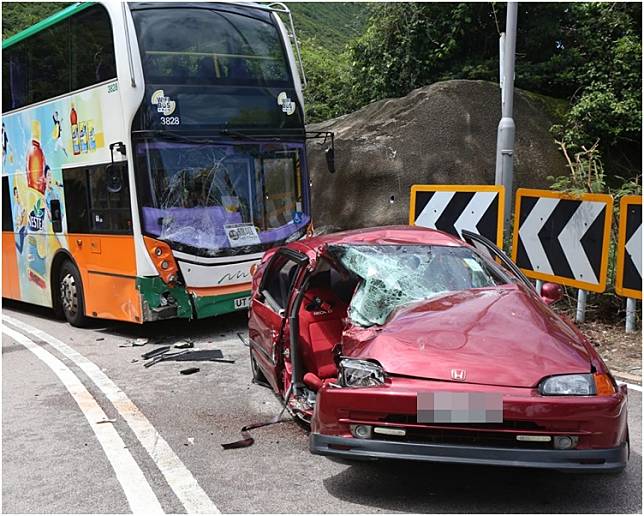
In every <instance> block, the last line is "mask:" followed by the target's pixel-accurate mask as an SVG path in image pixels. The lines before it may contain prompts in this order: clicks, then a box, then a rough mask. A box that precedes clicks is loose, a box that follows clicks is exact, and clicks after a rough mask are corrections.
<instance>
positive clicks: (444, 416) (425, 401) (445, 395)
mask: <svg viewBox="0 0 644 516" xmlns="http://www.w3.org/2000/svg"><path fill="white" fill-rule="evenodd" d="M416 409H417V420H418V422H419V423H503V398H502V397H501V394H497V393H489V392H419V393H418V396H417V398H416Z"/></svg>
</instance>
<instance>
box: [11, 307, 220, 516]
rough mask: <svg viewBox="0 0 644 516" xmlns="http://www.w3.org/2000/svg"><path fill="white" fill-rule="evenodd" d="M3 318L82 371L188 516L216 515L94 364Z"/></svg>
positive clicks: (138, 413)
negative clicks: (110, 404)
mask: <svg viewBox="0 0 644 516" xmlns="http://www.w3.org/2000/svg"><path fill="white" fill-rule="evenodd" d="M3 318H4V321H5V322H7V323H10V324H12V325H13V326H16V327H17V328H20V329H21V330H24V331H26V332H27V333H30V334H31V335H34V336H36V337H38V338H40V339H42V340H43V341H45V342H47V344H49V345H51V346H53V347H54V348H55V349H57V350H58V351H59V352H60V353H62V354H63V355H65V356H66V357H67V358H69V359H70V360H71V361H73V362H74V363H75V364H76V365H77V366H78V367H80V368H81V369H82V371H83V372H84V373H85V374H86V375H87V376H88V377H89V379H90V380H92V382H94V384H96V386H97V387H98V388H99V389H100V390H101V391H102V392H103V394H105V396H106V397H107V399H108V400H110V402H111V403H112V404H113V405H114V407H116V410H118V412H119V414H120V415H121V416H122V417H123V419H125V421H126V422H127V424H128V425H129V426H130V428H131V429H132V431H133V432H134V435H136V437H137V439H138V440H139V441H140V443H141V444H142V445H143V448H145V450H146V451H147V452H148V454H149V455H150V457H151V458H152V460H153V461H154V463H155V464H156V465H157V467H158V468H159V470H160V471H161V473H162V474H163V476H164V477H165V479H166V481H167V482H168V485H169V486H170V487H171V488H172V490H173V491H174V493H175V494H176V495H177V498H179V500H180V501H181V503H182V504H183V506H184V507H185V509H186V511H187V512H188V513H189V514H218V513H219V510H218V509H217V506H216V505H215V504H214V503H213V502H212V500H211V499H210V498H209V497H208V495H207V494H206V492H205V491H204V490H203V489H202V488H201V486H200V485H199V483H198V482H197V480H196V479H195V478H194V477H193V476H192V473H190V471H189V470H188V468H186V466H185V465H184V464H183V462H181V459H179V457H177V455H176V454H175V453H174V451H172V448H171V447H170V445H169V444H168V443H167V442H166V441H165V439H163V437H161V435H160V434H159V433H158V432H157V431H156V429H155V428H154V426H152V423H150V421H149V420H148V418H147V417H145V415H144V414H143V413H142V412H141V411H140V410H139V408H138V407H137V406H136V405H135V404H134V403H133V402H132V401H131V400H130V398H128V397H127V395H126V394H125V393H124V392H123V391H122V390H121V389H120V388H119V387H118V386H117V385H116V384H115V383H114V382H113V381H112V380H110V378H108V376H107V375H106V374H105V373H104V372H103V371H101V370H100V368H99V367H98V366H97V365H96V364H94V363H93V362H92V361H90V360H89V359H87V358H85V357H84V356H83V355H81V354H80V353H79V352H78V351H76V350H75V349H73V348H71V347H70V346H68V345H67V344H65V343H64V342H61V341H60V340H58V339H57V338H56V337H52V336H51V335H49V334H48V333H45V332H44V331H42V330H39V329H38V328H35V327H33V326H31V325H29V324H27V323H24V322H22V321H19V320H18V319H14V318H13V317H10V316H8V315H6V314H3Z"/></svg>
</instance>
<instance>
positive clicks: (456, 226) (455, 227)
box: [409, 185, 504, 247]
mask: <svg viewBox="0 0 644 516" xmlns="http://www.w3.org/2000/svg"><path fill="white" fill-rule="evenodd" d="M503 199H504V191H503V187H502V186H489V185H414V186H412V187H411V203H410V206H409V224H410V225H412V226H422V227H426V228H432V229H439V230H441V231H445V232H446V233H451V234H452V235H456V236H458V237H460V236H461V231H462V230H464V229H467V230H469V231H472V232H473V233H477V234H479V235H482V236H484V237H486V238H487V239H488V240H491V241H492V242H496V243H497V245H498V246H499V247H503Z"/></svg>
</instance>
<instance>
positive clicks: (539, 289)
mask: <svg viewBox="0 0 644 516" xmlns="http://www.w3.org/2000/svg"><path fill="white" fill-rule="evenodd" d="M541 287H543V280H540V279H538V280H537V284H536V285H535V287H534V288H535V289H536V290H537V294H539V295H541Z"/></svg>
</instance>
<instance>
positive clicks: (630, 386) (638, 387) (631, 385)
mask: <svg viewBox="0 0 644 516" xmlns="http://www.w3.org/2000/svg"><path fill="white" fill-rule="evenodd" d="M617 383H619V384H620V385H626V387H628V388H629V389H633V390H634V391H637V392H642V387H640V386H639V385H635V384H633V383H626V382H620V381H619V380H617Z"/></svg>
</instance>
